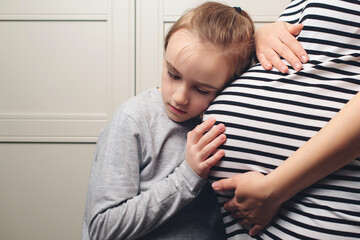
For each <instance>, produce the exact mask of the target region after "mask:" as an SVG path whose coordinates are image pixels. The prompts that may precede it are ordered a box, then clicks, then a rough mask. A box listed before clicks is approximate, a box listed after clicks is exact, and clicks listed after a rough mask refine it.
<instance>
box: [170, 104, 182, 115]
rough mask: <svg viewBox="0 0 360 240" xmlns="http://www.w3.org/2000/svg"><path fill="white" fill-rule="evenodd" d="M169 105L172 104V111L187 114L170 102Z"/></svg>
mask: <svg viewBox="0 0 360 240" xmlns="http://www.w3.org/2000/svg"><path fill="white" fill-rule="evenodd" d="M169 106H170V109H171V111H172V112H173V113H176V114H185V113H186V112H185V111H183V110H180V109H178V108H176V107H174V106H173V105H171V104H169Z"/></svg>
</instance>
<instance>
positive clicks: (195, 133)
mask: <svg viewBox="0 0 360 240" xmlns="http://www.w3.org/2000/svg"><path fill="white" fill-rule="evenodd" d="M215 122H216V119H215V118H209V119H207V120H205V121H204V122H203V123H201V124H199V125H197V126H196V127H195V128H194V129H193V130H192V131H190V132H189V133H188V141H190V143H192V144H196V143H197V142H198V141H199V140H200V139H201V138H202V137H203V135H204V133H205V132H206V131H208V130H209V129H211V127H212V126H213V125H214V124H215Z"/></svg>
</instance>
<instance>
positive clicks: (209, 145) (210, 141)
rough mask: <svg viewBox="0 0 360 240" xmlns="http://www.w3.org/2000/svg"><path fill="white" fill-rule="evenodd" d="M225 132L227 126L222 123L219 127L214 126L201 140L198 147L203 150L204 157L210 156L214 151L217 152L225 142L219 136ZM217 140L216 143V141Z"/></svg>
mask: <svg viewBox="0 0 360 240" xmlns="http://www.w3.org/2000/svg"><path fill="white" fill-rule="evenodd" d="M224 131H225V125H224V124H222V123H220V124H219V125H217V126H214V127H213V128H212V129H210V130H209V131H208V132H207V133H205V134H204V135H203V136H202V137H201V139H199V142H198V147H199V148H200V149H202V151H201V152H202V154H203V156H204V157H207V156H209V155H210V154H211V153H212V152H213V151H215V150H216V148H217V147H219V146H220V145H221V144H222V143H223V142H222V140H225V139H223V137H222V138H221V139H219V138H218V136H219V135H220V134H221V133H223V132H224ZM215 140H216V141H215Z"/></svg>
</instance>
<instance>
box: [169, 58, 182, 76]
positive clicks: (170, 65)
mask: <svg viewBox="0 0 360 240" xmlns="http://www.w3.org/2000/svg"><path fill="white" fill-rule="evenodd" d="M166 66H167V68H168V69H169V70H170V71H171V72H172V73H173V74H175V75H177V76H179V77H181V73H180V72H179V71H178V70H177V69H176V68H175V67H174V66H173V65H172V64H171V63H169V62H168V61H167V60H166Z"/></svg>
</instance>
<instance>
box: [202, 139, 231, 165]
mask: <svg viewBox="0 0 360 240" xmlns="http://www.w3.org/2000/svg"><path fill="white" fill-rule="evenodd" d="M215 137H216V138H215V139H213V140H210V142H209V143H207V145H205V146H204V147H203V148H202V149H201V152H200V156H201V158H202V159H204V160H205V159H207V158H208V157H209V156H210V155H211V154H213V153H214V152H216V150H217V148H218V147H220V146H221V145H222V144H224V143H225V141H226V135H225V134H221V135H219V136H215ZM205 161H206V160H205Z"/></svg>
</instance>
